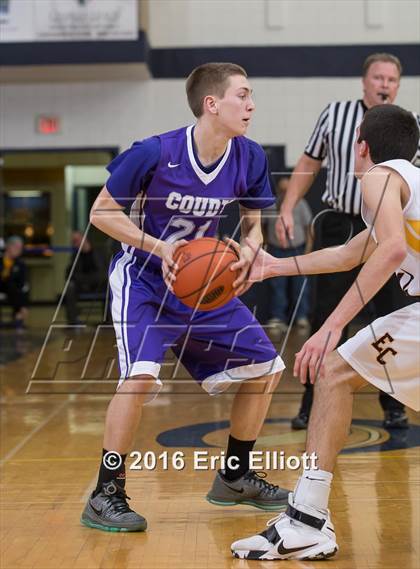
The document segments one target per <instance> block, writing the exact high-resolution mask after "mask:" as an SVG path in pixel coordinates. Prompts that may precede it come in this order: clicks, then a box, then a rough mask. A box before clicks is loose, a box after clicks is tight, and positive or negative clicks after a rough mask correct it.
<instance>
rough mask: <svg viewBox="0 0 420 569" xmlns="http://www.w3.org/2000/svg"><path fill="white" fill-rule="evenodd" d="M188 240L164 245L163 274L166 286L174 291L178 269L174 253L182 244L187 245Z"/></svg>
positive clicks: (162, 255)
mask: <svg viewBox="0 0 420 569" xmlns="http://www.w3.org/2000/svg"><path fill="white" fill-rule="evenodd" d="M187 243H188V241H186V240H185V239H181V240H179V241H175V243H164V244H163V245H162V252H161V257H162V275H163V280H164V281H165V283H166V286H167V287H168V288H169V290H170V291H171V292H172V293H173V292H174V289H173V284H174V282H175V280H176V271H177V270H178V265H177V264H176V263H175V261H174V255H175V252H176V250H177V249H178V248H179V247H181V246H182V245H186V244H187Z"/></svg>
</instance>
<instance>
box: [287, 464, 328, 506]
mask: <svg viewBox="0 0 420 569" xmlns="http://www.w3.org/2000/svg"><path fill="white" fill-rule="evenodd" d="M332 479H333V475H332V473H331V472H327V471H326V470H314V469H309V470H305V471H304V472H303V474H302V476H301V477H300V478H299V480H298V481H297V484H296V487H295V491H294V496H293V501H294V503H295V504H297V505H299V504H301V505H304V506H309V507H311V508H315V509H316V510H321V511H325V510H327V509H328V499H329V496H330V489H331V482H332Z"/></svg>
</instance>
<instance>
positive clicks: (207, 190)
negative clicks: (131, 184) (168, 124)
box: [128, 126, 272, 265]
mask: <svg viewBox="0 0 420 569" xmlns="http://www.w3.org/2000/svg"><path fill="white" fill-rule="evenodd" d="M192 129H193V127H192V126H189V127H187V128H185V127H184V128H181V129H178V130H175V131H172V132H168V133H165V134H162V135H160V136H159V139H160V144H161V152H160V160H159V163H158V165H157V168H156V171H155V173H154V175H153V178H152V181H151V182H150V184H149V186H148V187H147V189H146V190H144V192H142V193H140V194H139V195H138V196H137V198H136V201H135V202H134V204H133V206H132V208H131V212H130V217H131V218H132V220H133V221H134V222H135V223H136V224H137V225H138V226H139V227H140V228H141V229H142V230H143V231H144V232H145V233H148V234H149V235H152V236H153V237H156V238H157V239H163V240H165V241H168V242H174V241H176V240H178V239H186V240H192V239H197V238H199V237H212V236H214V235H215V233H216V230H217V225H218V221H219V219H220V216H221V214H222V212H223V210H224V208H225V207H226V205H227V204H229V203H230V202H232V201H235V200H237V199H241V197H245V196H246V193H247V189H248V188H247V169H248V159H249V145H248V141H247V139H245V138H244V137H236V138H234V139H232V140H230V141H229V143H228V145H227V149H226V152H225V154H224V155H223V157H222V159H221V160H220V161H219V163H218V165H217V167H216V168H215V169H214V170H213V171H212V172H210V173H207V172H205V171H204V170H203V169H202V168H201V167H200V165H199V164H198V163H197V160H196V158H195V155H194V150H193V140H192ZM263 201H264V202H266V201H267V199H264V200H263ZM270 201H272V200H270ZM264 205H266V204H264ZM128 252H130V253H135V255H136V256H137V257H140V258H148V257H149V263H152V264H153V265H157V264H160V260H159V259H158V258H157V257H155V256H154V255H151V256H150V255H149V254H148V253H145V252H144V251H141V250H135V251H134V248H132V247H131V248H129V249H128Z"/></svg>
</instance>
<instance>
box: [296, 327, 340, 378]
mask: <svg viewBox="0 0 420 569" xmlns="http://www.w3.org/2000/svg"><path fill="white" fill-rule="evenodd" d="M341 334H342V329H341V328H334V327H332V326H331V325H328V324H327V323H325V324H324V325H323V326H322V327H321V328H320V329H319V330H318V332H316V333H315V334H314V335H313V336H311V337H310V338H309V340H307V341H306V342H305V343H304V344H303V346H302V349H301V350H300V352H298V353H297V354H296V359H295V365H294V368H293V375H294V377H299V379H300V383H302V384H304V383H306V379H307V377H308V371H309V379H310V382H311V383H315V380H316V379H318V378H321V379H322V378H323V377H324V375H325V360H326V357H327V356H328V354H330V353H331V352H332V351H334V349H335V347H336V345H337V344H338V342H339V340H340V337H341Z"/></svg>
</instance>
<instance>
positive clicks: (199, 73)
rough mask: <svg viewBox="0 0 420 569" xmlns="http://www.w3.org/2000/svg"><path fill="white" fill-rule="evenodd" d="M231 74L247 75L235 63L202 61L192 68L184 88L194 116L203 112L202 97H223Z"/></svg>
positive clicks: (198, 115) (199, 115)
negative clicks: (201, 63)
mask: <svg viewBox="0 0 420 569" xmlns="http://www.w3.org/2000/svg"><path fill="white" fill-rule="evenodd" d="M232 75H242V76H243V77H248V75H247V73H246V71H245V69H244V68H243V67H241V66H240V65H236V63H204V64H203V65H200V66H199V67H196V68H195V69H193V70H192V72H191V73H190V75H189V76H188V79H187V82H186V85H185V88H186V91H187V98H188V104H189V106H190V109H191V110H192V112H193V114H194V116H195V117H197V118H199V117H201V115H202V114H203V101H204V97H207V95H217V96H218V97H223V95H224V94H225V91H226V88H227V86H228V84H227V83H228V79H229V77H231V76H232Z"/></svg>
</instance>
